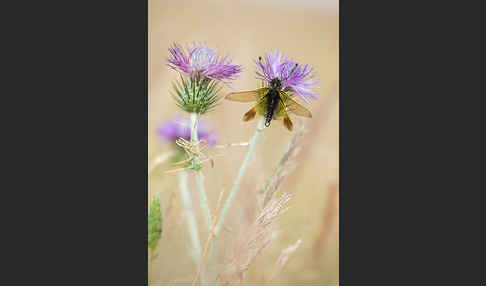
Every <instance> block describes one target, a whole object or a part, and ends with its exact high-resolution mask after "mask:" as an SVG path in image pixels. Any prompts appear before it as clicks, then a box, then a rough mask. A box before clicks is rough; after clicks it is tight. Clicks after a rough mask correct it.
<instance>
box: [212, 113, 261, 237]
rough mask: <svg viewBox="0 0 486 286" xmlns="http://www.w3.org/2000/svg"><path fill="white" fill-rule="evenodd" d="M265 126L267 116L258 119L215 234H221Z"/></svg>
mask: <svg viewBox="0 0 486 286" xmlns="http://www.w3.org/2000/svg"><path fill="white" fill-rule="evenodd" d="M264 126H265V118H264V117H263V116H262V117H260V121H258V125H257V128H256V130H255V133H253V137H252V138H251V140H250V146H249V147H248V151H247V152H246V156H245V159H244V160H243V163H242V164H241V166H240V169H239V170H238V175H237V177H236V180H235V182H234V183H233V187H232V188H231V191H230V194H229V195H228V198H227V199H226V202H225V203H224V205H223V208H222V209H221V215H220V217H219V221H218V224H217V225H216V227H215V228H214V234H215V235H216V236H217V235H218V234H219V232H220V230H221V226H222V224H223V221H224V217H225V216H226V213H227V212H228V211H229V209H230V206H231V202H232V201H233V200H234V198H235V197H236V193H237V192H238V188H239V187H240V183H241V180H242V179H243V176H244V175H245V171H246V168H247V167H248V163H249V162H250V158H251V155H253V152H254V151H255V145H256V143H257V141H258V138H259V137H260V134H261V133H262V131H263V128H264Z"/></svg>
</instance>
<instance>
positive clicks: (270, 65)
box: [255, 52, 319, 103]
mask: <svg viewBox="0 0 486 286" xmlns="http://www.w3.org/2000/svg"><path fill="white" fill-rule="evenodd" d="M255 63H256V64H257V66H258V68H259V70H258V71H257V72H256V74H257V78H258V79H261V80H264V81H266V82H267V83H268V84H270V82H271V81H272V79H275V78H278V79H279V80H280V81H281V84H282V88H283V90H285V91H292V92H294V93H295V94H297V95H298V96H299V97H300V98H302V100H304V101H305V102H307V103H309V100H308V99H309V98H310V99H317V96H316V94H317V92H316V91H315V90H314V89H315V88H317V86H316V84H317V83H318V82H319V80H317V79H314V78H315V77H316V74H315V73H313V71H314V68H313V67H310V66H309V65H308V64H306V65H305V66H302V65H300V64H298V63H297V62H294V61H292V60H290V59H288V57H287V56H283V55H282V53H281V52H274V53H272V52H269V53H266V54H265V58H264V61H262V60H259V61H255Z"/></svg>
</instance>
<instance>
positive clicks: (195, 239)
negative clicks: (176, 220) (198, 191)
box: [178, 171, 201, 267]
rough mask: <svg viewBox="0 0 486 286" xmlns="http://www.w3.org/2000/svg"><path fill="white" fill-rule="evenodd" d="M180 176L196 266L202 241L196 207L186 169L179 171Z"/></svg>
mask: <svg viewBox="0 0 486 286" xmlns="http://www.w3.org/2000/svg"><path fill="white" fill-rule="evenodd" d="M178 178H179V189H180V192H181V198H182V202H183V204H184V213H185V217H186V219H187V227H188V230H189V236H190V238H191V244H192V248H193V250H194V253H193V255H191V256H192V257H193V259H194V262H195V263H196V267H198V266H199V263H200V262H201V243H200V240H199V231H198V228H197V222H196V216H195V215H194V209H193V207H192V199H191V193H190V192H189V188H188V187H187V173H186V172H185V171H182V172H178Z"/></svg>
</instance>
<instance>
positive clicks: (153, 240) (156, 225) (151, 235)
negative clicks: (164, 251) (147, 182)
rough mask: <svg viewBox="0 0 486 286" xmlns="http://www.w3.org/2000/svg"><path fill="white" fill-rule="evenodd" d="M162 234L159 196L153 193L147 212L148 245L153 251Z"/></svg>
mask: <svg viewBox="0 0 486 286" xmlns="http://www.w3.org/2000/svg"><path fill="white" fill-rule="evenodd" d="M161 235H162V212H161V211H160V198H159V196H158V195H155V196H154V197H153V198H152V201H151V202H150V208H149V213H148V246H149V248H150V249H151V250H152V251H154V250H155V248H156V247H157V243H158V242H159V240H160V237H161Z"/></svg>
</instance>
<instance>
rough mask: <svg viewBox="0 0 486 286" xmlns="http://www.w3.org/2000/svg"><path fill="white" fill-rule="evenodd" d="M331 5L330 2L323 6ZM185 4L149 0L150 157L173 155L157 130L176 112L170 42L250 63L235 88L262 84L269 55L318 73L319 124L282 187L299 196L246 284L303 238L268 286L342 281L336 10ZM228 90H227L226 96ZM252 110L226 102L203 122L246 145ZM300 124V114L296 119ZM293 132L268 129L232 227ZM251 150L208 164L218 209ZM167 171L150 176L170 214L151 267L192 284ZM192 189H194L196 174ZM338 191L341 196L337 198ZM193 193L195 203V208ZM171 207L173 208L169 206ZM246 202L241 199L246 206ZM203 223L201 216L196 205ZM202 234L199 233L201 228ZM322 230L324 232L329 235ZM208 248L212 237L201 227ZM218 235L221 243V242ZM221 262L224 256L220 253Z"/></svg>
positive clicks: (228, 236)
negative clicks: (262, 64)
mask: <svg viewBox="0 0 486 286" xmlns="http://www.w3.org/2000/svg"><path fill="white" fill-rule="evenodd" d="M326 2H328V1H324V3H326ZM282 3H284V4H280V5H279V4H277V2H276V1H269V2H263V1H262V2H257V1H248V2H245V1H222V0H218V1H216V0H212V1H185V0H168V1H167V0H149V73H148V76H149V98H148V101H149V106H148V109H149V118H148V120H149V123H148V127H149V130H148V134H149V135H148V136H149V137H148V140H149V150H148V153H149V158H148V159H149V161H150V160H152V159H153V158H154V157H155V156H157V155H159V154H161V153H164V152H167V151H168V150H169V145H168V144H163V143H162V142H160V140H159V139H158V137H157V135H156V133H155V128H156V126H157V125H158V124H159V123H160V122H162V121H163V120H165V119H168V118H169V117H172V116H173V115H174V114H176V113H180V111H179V110H178V109H177V108H176V106H175V104H174V102H173V100H172V99H171V98H170V96H169V94H168V90H169V88H170V83H171V81H173V80H175V79H177V74H176V73H175V72H173V71H169V70H168V68H167V67H166V65H165V58H166V57H167V48H168V46H169V44H170V43H172V42H173V41H177V42H179V43H185V42H192V41H199V42H206V43H207V44H209V45H210V46H211V47H214V48H217V49H218V50H221V51H225V52H228V53H229V54H230V55H231V56H232V57H233V59H234V61H235V62H236V63H238V64H241V65H243V66H244V71H243V73H242V74H241V76H240V78H239V80H237V81H235V83H234V84H233V86H232V88H233V89H234V90H248V89H253V88H255V87H257V86H258V84H259V82H258V81H257V80H256V79H255V76H254V71H255V67H254V64H253V62H252V60H253V59H256V58H258V56H259V55H263V53H264V52H265V51H268V50H275V49H279V50H281V51H283V52H284V53H287V54H289V55H291V56H292V57H293V58H294V59H295V60H297V61H299V62H301V63H310V64H312V65H313V66H314V67H315V69H316V71H317V72H318V75H319V77H320V78H321V83H320V86H321V88H320V95H319V96H320V99H319V100H318V101H314V102H313V103H312V105H311V106H310V108H309V109H310V110H311V111H312V113H313V116H314V117H313V118H312V119H310V120H304V123H305V124H306V126H307V128H308V129H309V132H308V133H307V135H306V137H305V140H304V141H305V142H304V146H303V150H302V151H301V153H300V154H299V156H298V157H297V163H298V165H297V168H296V170H295V171H294V172H293V173H291V174H290V175H289V176H288V177H287V178H286V180H285V181H284V183H283V185H282V186H281V190H282V191H286V192H291V193H293V194H294V197H293V199H292V200H291V201H290V207H291V208H290V209H289V211H288V212H287V213H285V214H284V215H283V216H282V218H281V220H280V221H279V227H278V229H279V230H280V236H279V237H278V238H276V239H275V240H274V241H273V242H272V243H271V244H270V245H269V247H268V248H266V249H265V250H264V251H263V252H262V253H261V254H260V256H258V257H257V259H256V260H255V262H254V263H253V264H252V265H251V266H250V269H249V272H248V273H247V276H246V278H245V280H244V281H243V283H242V285H262V276H263V275H265V276H266V277H268V276H269V275H271V274H272V271H273V269H274V264H275V261H276V260H277V258H278V256H279V254H280V251H281V250H282V249H284V248H286V247H288V246H289V245H292V244H294V243H295V242H296V241H297V240H298V239H302V244H301V245H300V247H299V248H298V249H297V250H296V251H295V252H294V253H293V254H292V255H291V257H290V259H289V261H288V263H287V265H286V266H285V267H284V268H283V270H282V272H281V273H280V274H279V275H278V277H276V278H275V279H274V280H273V281H271V283H267V284H266V285H337V284H338V212H339V208H338V197H339V195H338V189H339V188H338V183H339V182H338V176H339V174H338V163H339V162H338V125H339V122H338V118H339V116H338V102H339V100H338V95H337V93H338V90H337V80H338V16H337V10H336V6H337V5H333V6H330V7H327V6H325V5H324V4H322V5H318V4H316V3H318V1H306V3H307V4H305V3H304V2H302V3H301V4H299V3H300V2H299V1H285V2H282ZM228 90H230V89H229V88H225V89H223V93H225V92H227V91H228ZM250 107H251V104H245V103H236V102H229V101H227V102H225V101H223V102H222V104H221V106H219V107H217V108H216V109H215V110H214V111H213V112H212V113H210V114H208V115H207V116H204V119H205V120H206V121H209V123H210V124H211V125H212V126H213V128H215V129H216V130H218V132H219V134H220V142H221V143H230V142H243V141H247V140H248V139H249V138H250V136H251V134H252V133H253V132H254V130H255V126H256V120H255V121H253V122H242V121H241V117H242V115H243V113H244V112H246V111H247V110H248V109H249V108H250ZM292 119H293V120H294V124H298V122H299V121H298V118H297V117H295V116H292ZM289 140H290V133H289V132H288V131H286V130H285V129H284V128H283V127H282V126H281V124H279V122H274V123H272V127H271V128H268V129H266V130H265V132H264V134H263V137H262V138H261V140H260V142H259V145H258V146H257V150H256V155H255V156H254V158H253V159H252V161H251V163H252V164H251V166H250V168H249V169H248V171H247V173H246V176H245V178H244V180H243V182H242V185H241V188H240V190H239V193H238V197H237V199H236V200H235V204H234V205H233V208H232V210H231V212H230V213H229V214H228V218H227V221H228V224H229V225H230V226H231V225H232V223H233V222H238V221H239V220H240V219H242V218H243V219H244V218H245V217H246V216H248V213H252V211H253V210H251V209H248V208H247V207H244V206H245V204H244V203H243V202H246V201H250V200H253V199H254V197H255V196H256V193H257V192H258V190H259V189H260V188H261V187H262V186H263V185H264V183H265V180H266V179H267V178H268V177H269V176H270V175H271V174H272V172H273V169H274V167H275V166H276V165H277V164H278V161H279V160H280V158H281V156H282V153H283V152H284V151H285V149H286V148H287V144H288V142H289ZM246 148H247V147H231V148H227V149H223V150H218V151H217V152H218V153H223V154H224V156H221V157H217V158H216V159H215V167H214V168H211V167H210V166H209V165H207V166H205V167H204V168H203V173H204V176H205V184H206V191H207V192H208V198H209V203H210V206H211V207H212V208H214V207H215V205H216V201H217V198H218V195H219V192H220V191H221V189H222V188H225V189H226V190H229V189H230V188H231V185H232V183H233V181H234V179H235V176H236V173H237V171H238V167H239V166H240V164H241V162H242V160H243V157H244V156H245V153H246V150H247V149H246ZM166 167H167V166H162V167H160V168H158V169H156V170H155V171H154V172H153V174H151V176H150V177H149V182H148V183H149V197H151V196H152V195H153V194H155V193H159V194H160V200H161V205H162V208H163V211H164V212H167V211H168V212H169V213H165V216H166V217H164V233H163V235H162V239H161V240H160V243H159V246H158V247H157V252H158V257H157V259H155V260H154V264H153V265H152V271H153V273H152V277H151V280H152V282H153V283H152V284H151V285H167V284H168V283H170V282H171V281H172V282H173V283H174V284H173V285H190V282H191V279H192V278H193V277H194V274H195V272H196V267H195V266H194V264H193V261H192V259H191V258H190V257H189V256H188V252H187V248H188V247H190V243H189V238H188V234H187V228H186V227H185V222H184V221H183V220H182V217H181V211H180V210H181V202H180V198H179V192H178V189H177V186H178V185H177V178H176V175H175V174H164V173H163V171H164V170H165V169H164V168H166ZM189 177H190V181H189V187H190V188H191V190H193V191H194V192H195V191H196V186H195V183H194V181H193V176H189ZM333 192H336V194H334V195H333ZM197 199H198V198H197V195H195V197H194V200H195V203H194V205H195V206H198V203H197ZM170 201H172V202H173V203H172V204H170V203H169V202H170ZM240 202H241V203H240ZM196 213H197V214H198V220H199V223H200V224H201V225H204V222H203V221H202V217H201V215H200V214H201V213H200V211H199V209H198V208H196ZM201 229H202V228H201ZM232 229H233V231H232V232H226V233H224V234H223V235H222V237H221V238H218V239H219V240H220V241H225V245H218V244H216V246H217V247H224V249H229V248H230V247H231V245H230V244H231V241H232V239H233V238H235V237H236V236H237V235H238V226H237V225H236V226H235V225H233V227H232ZM323 229H324V232H323ZM201 234H202V235H201V238H202V240H203V241H202V243H204V241H205V239H206V235H207V233H205V232H204V231H201ZM218 239H216V243H218ZM219 254H220V255H222V257H225V255H226V254H227V253H219Z"/></svg>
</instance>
